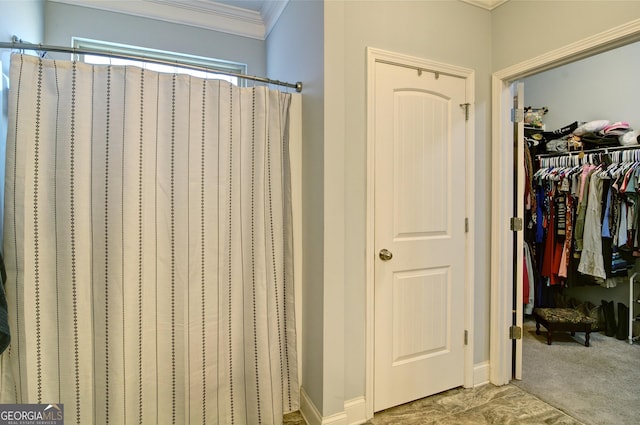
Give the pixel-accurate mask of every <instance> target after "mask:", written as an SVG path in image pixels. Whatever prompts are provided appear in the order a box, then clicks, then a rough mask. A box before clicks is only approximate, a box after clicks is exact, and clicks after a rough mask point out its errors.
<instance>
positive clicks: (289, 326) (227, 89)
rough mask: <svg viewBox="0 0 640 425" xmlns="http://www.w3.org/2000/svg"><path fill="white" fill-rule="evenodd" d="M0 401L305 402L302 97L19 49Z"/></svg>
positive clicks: (221, 419)
mask: <svg viewBox="0 0 640 425" xmlns="http://www.w3.org/2000/svg"><path fill="white" fill-rule="evenodd" d="M10 79H11V91H10V102H9V103H10V110H9V130H8V136H7V163H6V185H5V199H6V214H5V218H4V232H5V233H4V235H5V237H4V256H5V263H6V268H7V275H8V278H7V283H6V289H7V299H8V309H9V317H10V319H9V320H10V326H11V334H12V335H11V338H12V342H11V345H10V347H9V349H8V350H7V351H6V352H5V354H4V355H3V357H2V371H1V376H2V388H1V392H0V396H1V400H0V401H1V402H4V403H7V402H17V403H63V404H64V411H65V423H68V424H72V423H73V424H82V425H86V424H115V425H121V424H134V423H135V424H154V425H155V424H272V423H274V424H277V423H282V416H283V413H285V412H288V411H293V410H296V409H297V408H298V403H299V396H298V383H297V366H296V353H295V347H296V344H295V342H296V336H295V326H294V306H293V301H294V294H293V274H292V273H293V270H292V267H293V266H292V264H293V263H292V234H291V203H290V175H289V163H288V161H289V159H288V108H289V104H290V94H287V93H281V92H279V91H276V90H271V89H268V88H266V87H255V88H239V87H236V86H233V85H230V84H228V83H226V82H221V81H218V80H204V79H199V78H195V77H190V76H187V75H175V74H161V73H157V72H152V71H149V70H144V69H140V68H135V67H124V66H103V65H97V66H94V65H88V64H84V63H79V62H75V61H74V62H72V61H62V60H48V59H41V58H38V57H32V56H26V55H19V54H15V55H13V56H12V63H11V74H10Z"/></svg>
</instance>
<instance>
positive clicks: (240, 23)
mask: <svg viewBox="0 0 640 425" xmlns="http://www.w3.org/2000/svg"><path fill="white" fill-rule="evenodd" d="M49 1H52V2H57V3H65V4H70V5H74V6H82V7H90V8H93V9H100V10H106V11H109V12H116V13H124V14H127V15H133V16H139V17H143V18H150V19H158V20H161V21H165V22H172V23H176V24H183V25H189V26H193V27H198V28H204V29H208V30H212V31H220V32H224V33H228V34H233V35H239V36H242V37H249V38H255V39H258V40H265V39H266V38H267V35H269V32H270V31H271V29H272V28H273V27H274V25H275V24H276V22H277V21H278V18H279V17H280V14H281V13H282V12H283V11H284V9H285V7H286V6H287V4H288V2H289V0H272V1H268V2H265V5H264V6H263V9H262V10H261V11H260V12H256V11H254V10H249V9H243V8H239V7H234V6H229V5H226V4H223V3H217V2H215V1H203V0H181V1H169V0H136V1H109V0H49Z"/></svg>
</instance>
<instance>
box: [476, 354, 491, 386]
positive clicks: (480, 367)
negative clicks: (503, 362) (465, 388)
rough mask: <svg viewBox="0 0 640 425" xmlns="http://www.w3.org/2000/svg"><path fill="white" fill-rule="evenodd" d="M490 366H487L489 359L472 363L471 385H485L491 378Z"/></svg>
mask: <svg viewBox="0 0 640 425" xmlns="http://www.w3.org/2000/svg"><path fill="white" fill-rule="evenodd" d="M490 372H491V368H490V367H489V361H488V360H487V361H485V362H482V363H477V364H475V365H473V386H474V387H479V386H481V385H486V384H488V383H489V382H490V380H491V373H490Z"/></svg>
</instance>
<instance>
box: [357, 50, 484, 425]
mask: <svg viewBox="0 0 640 425" xmlns="http://www.w3.org/2000/svg"><path fill="white" fill-rule="evenodd" d="M366 53H367V68H366V69H367V92H366V97H367V98H366V103H367V191H366V196H367V197H366V247H365V258H366V260H365V263H366V264H365V266H366V267H365V282H366V283H365V285H366V289H365V323H366V329H365V413H366V417H367V419H370V418H372V417H373V413H374V406H373V393H374V386H373V382H374V361H373V356H374V319H375V318H374V288H373V283H374V282H373V281H374V267H375V263H374V261H375V253H374V187H373V181H374V158H375V155H374V139H373V134H374V126H375V123H374V122H373V121H374V120H373V119H372V117H373V116H374V113H375V110H374V108H375V105H373V99H372V93H373V92H374V90H375V62H376V60H385V61H389V62H394V63H399V64H404V65H410V66H417V67H421V68H426V69H430V70H434V71H438V72H441V73H447V74H451V75H455V76H457V77H460V78H464V79H466V80H467V84H466V96H467V102H469V103H470V108H469V120H468V121H467V124H466V125H467V140H466V144H467V145H466V165H465V167H464V168H465V170H467V175H466V185H467V194H466V199H465V204H466V206H465V208H466V217H467V218H468V219H469V232H468V233H467V234H466V235H467V239H466V246H465V249H466V252H465V255H466V260H465V267H466V270H465V290H464V293H465V301H464V304H465V317H464V324H465V329H467V331H468V332H469V340H468V341H469V343H468V345H467V346H466V347H465V354H464V362H465V364H464V386H465V387H472V386H473V385H474V374H473V353H474V349H473V347H474V312H473V303H474V285H473V283H474V281H473V276H474V258H475V257H474V235H475V232H474V225H475V220H474V218H475V204H474V202H475V185H474V179H475V175H474V173H475V151H474V142H475V126H474V120H475V108H474V106H475V71H474V70H472V69H468V68H463V67H459V66H455V65H449V64H444V63H440V62H435V61H429V60H425V59H422V58H417V57H414V56H408V55H404V54H401V53H394V52H389V51H385V50H380V49H376V48H373V47H367V52H366Z"/></svg>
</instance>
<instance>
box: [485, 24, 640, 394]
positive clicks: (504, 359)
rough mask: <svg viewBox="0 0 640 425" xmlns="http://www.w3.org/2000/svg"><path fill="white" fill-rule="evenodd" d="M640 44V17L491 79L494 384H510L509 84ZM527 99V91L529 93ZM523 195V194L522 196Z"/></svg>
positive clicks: (510, 194) (507, 70)
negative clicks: (626, 45)
mask: <svg viewBox="0 0 640 425" xmlns="http://www.w3.org/2000/svg"><path fill="white" fill-rule="evenodd" d="M638 40H640V19H636V20H634V21H631V22H628V23H626V24H624V25H621V26H618V27H615V28H612V29H610V30H607V31H604V32H602V33H599V34H596V35H593V36H591V37H588V38H585V39H584V40H580V41H577V42H575V43H572V44H569V45H567V46H565V47H562V48H560V49H556V50H552V51H550V52H548V53H546V54H543V55H540V56H537V57H535V58H533V59H530V60H527V61H524V62H521V63H519V64H516V65H513V66H511V67H508V68H505V69H503V70H501V71H498V72H496V73H494V74H493V76H492V116H493V119H492V122H493V123H492V131H491V134H492V135H493V137H492V140H493V142H492V146H491V150H492V167H491V168H492V170H493V173H492V179H491V187H492V191H491V192H492V194H491V198H492V199H491V208H492V210H491V211H492V213H491V217H492V219H491V229H492V232H491V235H492V237H491V331H490V335H491V337H490V345H489V347H490V348H489V363H490V365H491V368H490V369H491V372H490V381H491V383H492V384H495V385H504V384H507V383H509V381H510V380H511V360H512V350H511V340H510V339H509V326H511V319H512V302H513V298H512V297H513V283H512V276H513V233H512V232H511V231H510V230H509V220H510V218H511V216H512V215H513V201H514V200H513V165H514V164H513V146H512V143H511V142H509V141H510V140H512V139H513V127H512V125H511V123H510V116H511V112H510V110H511V105H512V102H513V100H512V99H511V96H510V95H509V85H510V84H511V82H513V81H514V80H517V79H520V78H524V77H527V76H530V75H533V74H537V73H539V72H542V71H545V70H548V69H551V68H554V67H557V66H560V65H564V64H566V63H570V62H573V61H576V60H578V59H582V58H585V57H588V56H592V55H595V54H597V53H601V52H604V51H607V50H610V49H613V48H615V47H620V46H623V45H625V44H629V43H632V42H635V41H638ZM525 97H526V92H525ZM518 196H524V193H522V194H518Z"/></svg>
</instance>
